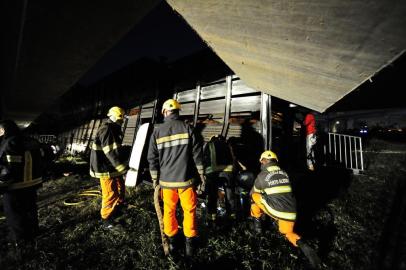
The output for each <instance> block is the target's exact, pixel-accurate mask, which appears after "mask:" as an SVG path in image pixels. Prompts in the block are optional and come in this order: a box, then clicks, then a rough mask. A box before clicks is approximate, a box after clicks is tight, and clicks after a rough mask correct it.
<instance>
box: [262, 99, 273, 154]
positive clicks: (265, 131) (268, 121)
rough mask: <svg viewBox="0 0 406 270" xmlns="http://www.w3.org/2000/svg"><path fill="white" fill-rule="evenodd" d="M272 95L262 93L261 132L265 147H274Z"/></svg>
mask: <svg viewBox="0 0 406 270" xmlns="http://www.w3.org/2000/svg"><path fill="white" fill-rule="evenodd" d="M271 109H272V108H271V96H270V95H268V94H265V93H262V94H261V133H262V138H263V140H264V148H265V149H271V148H272V110H271Z"/></svg>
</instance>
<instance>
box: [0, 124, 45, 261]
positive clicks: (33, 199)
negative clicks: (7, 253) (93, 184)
mask: <svg viewBox="0 0 406 270" xmlns="http://www.w3.org/2000/svg"><path fill="white" fill-rule="evenodd" d="M0 140H1V143H0V189H1V191H2V192H3V193H4V194H3V206H4V214H5V216H6V219H7V224H8V227H9V230H10V238H11V241H12V243H13V245H14V247H15V252H16V253H15V254H14V255H15V256H16V259H22V256H25V255H30V254H32V251H33V250H32V249H33V248H35V237H36V235H37V234H38V210H37V188H38V187H39V186H40V185H41V183H42V178H41V171H42V166H41V152H40V147H39V143H38V142H37V141H35V140H34V139H31V138H26V137H23V136H22V134H21V131H20V129H19V128H18V126H17V125H16V124H15V123H14V122H13V121H11V120H4V121H1V122H0ZM24 252H27V254H24Z"/></svg>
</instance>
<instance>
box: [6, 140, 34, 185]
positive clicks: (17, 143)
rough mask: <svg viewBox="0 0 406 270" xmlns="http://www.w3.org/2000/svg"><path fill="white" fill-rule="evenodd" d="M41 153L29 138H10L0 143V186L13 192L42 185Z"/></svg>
mask: <svg viewBox="0 0 406 270" xmlns="http://www.w3.org/2000/svg"><path fill="white" fill-rule="evenodd" d="M41 169H42V168H41V152H40V147H39V144H38V143H37V142H36V141H35V140H34V139H31V138H25V137H23V136H10V137H7V138H3V139H2V140H1V143H0V184H1V185H2V186H3V189H8V190H15V189H22V188H28V187H34V186H37V185H39V184H41V183H42V177H41V176H42V175H41Z"/></svg>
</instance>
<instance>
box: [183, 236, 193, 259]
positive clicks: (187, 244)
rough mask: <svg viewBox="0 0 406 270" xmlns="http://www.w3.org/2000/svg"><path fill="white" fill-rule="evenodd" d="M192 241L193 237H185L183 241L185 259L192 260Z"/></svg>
mask: <svg viewBox="0 0 406 270" xmlns="http://www.w3.org/2000/svg"><path fill="white" fill-rule="evenodd" d="M194 239H195V237H186V239H185V256H186V257H187V258H192V257H193V254H194V251H195V247H194Z"/></svg>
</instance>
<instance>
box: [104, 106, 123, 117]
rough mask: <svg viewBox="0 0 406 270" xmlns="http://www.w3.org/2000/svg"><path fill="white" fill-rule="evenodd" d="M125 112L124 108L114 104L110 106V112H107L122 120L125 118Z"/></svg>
mask: <svg viewBox="0 0 406 270" xmlns="http://www.w3.org/2000/svg"><path fill="white" fill-rule="evenodd" d="M124 114H125V111H124V110H123V109H122V108H120V107H117V106H114V107H111V108H110V110H109V112H108V113H107V116H108V117H110V116H114V117H115V118H116V119H117V120H122V119H124Z"/></svg>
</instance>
